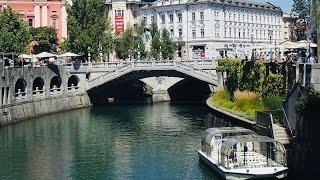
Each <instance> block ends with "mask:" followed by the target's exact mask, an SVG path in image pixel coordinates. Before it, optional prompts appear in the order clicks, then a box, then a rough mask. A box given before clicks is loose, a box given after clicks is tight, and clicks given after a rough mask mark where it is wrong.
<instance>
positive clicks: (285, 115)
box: [282, 108, 293, 137]
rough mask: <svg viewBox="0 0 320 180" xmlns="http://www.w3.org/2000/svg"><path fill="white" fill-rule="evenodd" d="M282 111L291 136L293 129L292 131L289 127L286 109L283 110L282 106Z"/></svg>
mask: <svg viewBox="0 0 320 180" xmlns="http://www.w3.org/2000/svg"><path fill="white" fill-rule="evenodd" d="M282 112H283V114H284V117H285V119H286V122H287V124H288V126H289V130H290V133H291V137H293V131H292V129H291V126H290V123H289V120H288V117H287V113H286V111H285V110H284V108H282Z"/></svg>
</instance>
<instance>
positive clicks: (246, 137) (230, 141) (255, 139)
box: [223, 134, 276, 148]
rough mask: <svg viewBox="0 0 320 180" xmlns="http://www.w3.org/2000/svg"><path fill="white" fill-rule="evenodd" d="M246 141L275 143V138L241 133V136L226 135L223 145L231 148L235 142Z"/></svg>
mask: <svg viewBox="0 0 320 180" xmlns="http://www.w3.org/2000/svg"><path fill="white" fill-rule="evenodd" d="M247 142H258V143H267V142H270V143H276V140H274V139H272V138H270V137H267V136H260V135H255V134H250V135H241V136H234V137H228V138H226V139H224V142H223V146H224V147H225V148H232V147H233V146H234V145H236V144H239V143H247Z"/></svg>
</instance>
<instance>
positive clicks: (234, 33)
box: [233, 28, 237, 38]
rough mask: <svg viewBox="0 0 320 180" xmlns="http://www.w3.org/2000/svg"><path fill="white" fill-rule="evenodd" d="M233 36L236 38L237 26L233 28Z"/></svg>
mask: <svg viewBox="0 0 320 180" xmlns="http://www.w3.org/2000/svg"><path fill="white" fill-rule="evenodd" d="M233 37H234V38H236V37H237V28H234V29H233Z"/></svg>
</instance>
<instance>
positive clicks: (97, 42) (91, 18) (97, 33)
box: [64, 0, 114, 58]
mask: <svg viewBox="0 0 320 180" xmlns="http://www.w3.org/2000/svg"><path fill="white" fill-rule="evenodd" d="M67 12H68V32H69V34H68V41H67V42H66V44H65V45H64V46H66V47H67V50H68V51H72V52H75V53H78V54H82V55H86V54H87V53H88V52H90V54H91V56H92V57H93V58H97V56H98V54H99V49H100V47H102V49H103V51H104V52H107V53H110V52H111V51H112V50H113V48H114V38H113V33H112V28H111V23H110V20H109V19H108V18H107V16H106V10H105V1H104V0H72V6H71V5H69V4H68V5H67ZM89 47H90V49H89Z"/></svg>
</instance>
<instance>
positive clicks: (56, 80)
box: [50, 76, 61, 89]
mask: <svg viewBox="0 0 320 180" xmlns="http://www.w3.org/2000/svg"><path fill="white" fill-rule="evenodd" d="M54 87H55V88H60V87H61V78H60V77H59V76H54V77H53V78H52V79H51V81H50V89H53V88H54Z"/></svg>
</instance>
